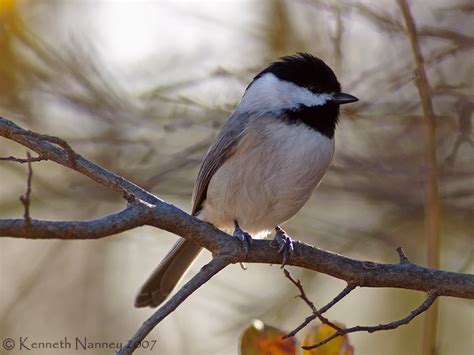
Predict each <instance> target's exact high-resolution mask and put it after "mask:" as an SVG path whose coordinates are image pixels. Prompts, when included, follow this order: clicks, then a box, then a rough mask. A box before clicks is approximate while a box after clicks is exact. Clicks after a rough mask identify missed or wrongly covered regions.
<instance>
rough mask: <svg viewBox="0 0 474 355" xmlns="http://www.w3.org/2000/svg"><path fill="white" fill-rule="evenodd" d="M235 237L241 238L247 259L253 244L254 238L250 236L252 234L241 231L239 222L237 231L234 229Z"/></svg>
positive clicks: (236, 227) (236, 226) (236, 225)
mask: <svg viewBox="0 0 474 355" xmlns="http://www.w3.org/2000/svg"><path fill="white" fill-rule="evenodd" d="M233 236H234V237H237V238H239V240H240V241H241V242H242V245H243V247H244V252H245V257H247V254H248V253H249V248H250V246H251V245H252V242H253V239H252V237H251V236H250V234H248V233H247V232H244V231H243V230H242V229H240V226H239V224H238V223H237V222H235V229H234V234H233ZM244 268H245V266H244ZM244 270H245V269H244Z"/></svg>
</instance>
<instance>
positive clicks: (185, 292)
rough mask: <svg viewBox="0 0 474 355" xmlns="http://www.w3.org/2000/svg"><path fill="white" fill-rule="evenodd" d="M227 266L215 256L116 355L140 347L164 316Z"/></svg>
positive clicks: (227, 261) (126, 354) (222, 258)
mask: <svg viewBox="0 0 474 355" xmlns="http://www.w3.org/2000/svg"><path fill="white" fill-rule="evenodd" d="M227 265H229V260H228V259H226V258H224V257H221V256H216V257H214V258H213V259H212V260H211V261H210V262H209V263H208V264H207V265H205V266H204V267H203V268H202V269H201V270H200V271H199V272H198V273H197V274H196V275H195V276H194V277H193V278H192V279H191V280H189V281H188V282H187V283H186V284H185V285H184V286H183V287H182V288H181V289H180V290H179V291H178V292H176V294H175V295H174V296H173V297H171V298H170V299H169V300H168V301H167V302H166V303H165V304H164V305H163V306H161V307H160V308H159V309H158V310H157V311H156V312H155V313H153V315H152V316H151V317H150V318H148V319H147V320H146V321H145V322H144V323H143V325H142V326H141V327H140V329H138V331H137V332H136V333H135V334H134V335H133V337H132V338H131V339H130V340H129V341H128V342H127V344H125V346H123V347H122V348H121V349H120V350H119V351H117V353H116V354H117V355H130V354H132V353H133V352H134V351H135V350H136V349H137V346H138V345H140V343H141V341H142V340H143V339H145V337H146V336H147V335H148V333H150V332H151V331H152V330H153V328H154V327H155V326H156V325H157V324H158V323H160V322H161V321H162V320H163V319H164V318H166V316H168V315H169V314H170V313H171V312H173V311H174V310H175V309H176V308H177V307H178V306H179V305H180V304H181V303H183V302H184V300H186V299H187V298H188V297H189V296H190V295H191V294H193V293H194V291H196V290H197V289H198V288H199V287H201V286H202V285H203V284H205V283H206V282H207V281H208V280H209V279H210V278H211V277H212V276H214V275H215V274H217V273H218V272H219V271H221V270H222V269H223V268H225V267H226V266H227Z"/></svg>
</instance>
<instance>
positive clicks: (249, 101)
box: [238, 73, 332, 113]
mask: <svg viewBox="0 0 474 355" xmlns="http://www.w3.org/2000/svg"><path fill="white" fill-rule="evenodd" d="M331 99H332V96H331V95H330V94H315V93H313V92H311V91H310V90H308V89H305V88H302V87H300V86H298V85H296V84H293V83H291V82H288V81H284V80H280V79H278V78H277V77H276V76H275V75H273V74H272V73H266V74H265V75H263V76H262V77H261V78H259V79H257V80H256V81H255V82H254V83H253V84H252V85H251V86H250V88H249V89H248V90H247V92H246V93H245V95H244V97H243V98H242V101H241V102H240V104H239V107H238V109H239V110H242V111H252V112H262V113H264V112H269V111H273V112H279V111H282V110H291V109H294V108H297V107H298V106H300V105H305V106H322V105H324V104H325V103H326V102H328V101H330V100H331Z"/></svg>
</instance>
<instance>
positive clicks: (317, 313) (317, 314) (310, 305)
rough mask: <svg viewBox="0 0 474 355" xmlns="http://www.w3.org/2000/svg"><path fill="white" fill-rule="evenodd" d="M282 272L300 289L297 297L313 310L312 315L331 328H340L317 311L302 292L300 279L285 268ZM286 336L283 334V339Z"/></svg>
mask: <svg viewBox="0 0 474 355" xmlns="http://www.w3.org/2000/svg"><path fill="white" fill-rule="evenodd" d="M283 272H284V273H285V276H286V278H287V279H289V280H290V281H291V282H292V283H293V284H294V285H295V286H296V287H297V288H298V290H299V291H300V294H299V295H298V297H299V298H301V299H302V300H303V301H304V302H305V303H306V304H307V305H308V306H309V308H311V311H312V312H313V315H314V316H316V317H317V318H318V319H319V320H320V321H321V323H323V324H327V325H329V326H330V327H331V328H334V329H335V330H337V331H339V330H341V328H340V327H338V326H337V325H336V324H334V323H332V322H331V321H330V320H329V319H327V318H326V317H324V316H323V315H322V314H321V312H319V311H318V309H317V308H316V306H315V305H314V303H313V302H311V300H310V299H309V298H308V297H307V296H306V293H305V292H304V289H303V285H302V284H301V281H300V280H296V279H294V278H293V276H291V274H290V272H289V271H288V270H287V269H284V270H283ZM286 338H287V336H285V339H286Z"/></svg>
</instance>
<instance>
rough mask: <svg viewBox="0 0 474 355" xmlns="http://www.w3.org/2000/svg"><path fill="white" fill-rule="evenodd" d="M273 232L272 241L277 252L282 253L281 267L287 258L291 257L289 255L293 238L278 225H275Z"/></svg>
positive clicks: (291, 253) (291, 252)
mask: <svg viewBox="0 0 474 355" xmlns="http://www.w3.org/2000/svg"><path fill="white" fill-rule="evenodd" d="M275 232H276V233H275V238H274V239H273V241H274V243H275V244H276V246H277V247H278V254H281V255H282V258H283V260H282V263H281V268H282V269H283V268H284V267H285V265H286V262H287V261H288V259H289V258H291V255H293V250H294V247H293V240H292V239H291V238H290V236H289V235H288V234H286V232H285V231H284V230H283V229H282V228H280V227H276V228H275Z"/></svg>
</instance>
